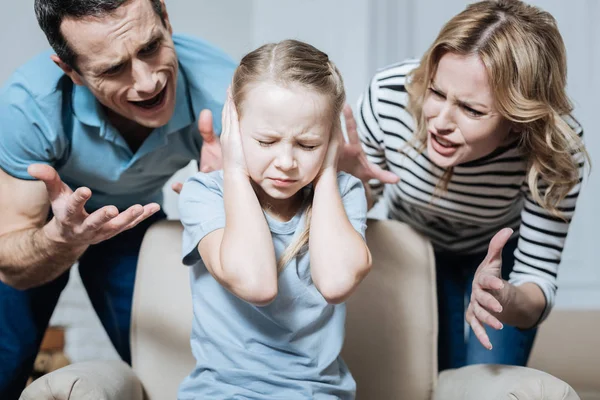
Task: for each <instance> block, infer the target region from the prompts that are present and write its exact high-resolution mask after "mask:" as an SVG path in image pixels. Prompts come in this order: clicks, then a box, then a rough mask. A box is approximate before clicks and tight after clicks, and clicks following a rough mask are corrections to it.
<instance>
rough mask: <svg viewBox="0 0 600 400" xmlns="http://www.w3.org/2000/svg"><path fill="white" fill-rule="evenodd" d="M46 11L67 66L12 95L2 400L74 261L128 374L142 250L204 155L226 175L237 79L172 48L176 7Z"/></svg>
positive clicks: (101, 4) (0, 237) (84, 6)
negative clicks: (232, 86)
mask: <svg viewBox="0 0 600 400" xmlns="http://www.w3.org/2000/svg"><path fill="white" fill-rule="evenodd" d="M35 10H36V15H37V18H38V22H39V24H40V27H41V28H42V30H43V31H44V33H45V34H46V36H47V38H48V41H49V42H50V45H51V46H52V48H53V50H54V52H55V53H56V54H54V53H50V52H48V53H45V54H42V55H40V56H38V57H36V58H34V59H33V60H32V61H30V62H28V63H27V64H25V65H24V66H22V67H21V68H20V69H18V70H17V71H16V72H15V73H14V74H13V75H12V77H11V78H10V79H9V80H8V82H7V83H6V85H5V87H4V88H3V89H2V91H1V92H0V137H1V138H2V139H1V141H0V167H1V168H0V221H2V222H1V224H0V280H1V281H2V282H1V283H0V398H1V399H16V398H18V397H19V394H20V392H21V391H22V389H23V387H24V385H25V382H26V379H27V376H28V375H29V372H30V370H31V367H32V364H33V360H34V358H35V356H36V353H37V351H38V348H39V345H40V342H41V339H42V336H43V334H44V331H45V328H46V326H47V324H48V321H49V318H50V316H51V314H52V312H53V310H54V307H55V306H56V302H57V300H58V297H59V295H60V293H61V291H62V290H63V288H64V287H65V285H66V283H67V280H68V274H69V269H70V267H71V265H72V264H73V263H75V262H76V261H79V270H80V274H81V278H82V281H83V283H84V286H85V288H86V290H87V292H88V295H89V297H90V299H91V302H92V305H93V306H94V308H95V310H96V312H97V314H98V316H99V317H100V320H101V321H102V324H103V325H104V328H105V329H106V331H107V333H108V335H109V337H110V339H111V341H112V343H113V344H114V346H115V348H116V349H117V351H118V353H119V355H120V356H121V357H122V358H123V359H124V360H125V361H127V362H129V361H130V349H129V324H130V313H131V298H132V290H133V283H134V278H135V267H136V263H137V257H138V251H139V247H140V244H141V240H142V237H143V235H144V232H145V231H146V229H147V228H148V227H149V225H150V224H151V223H153V222H155V221H156V220H158V219H160V218H164V216H165V215H164V213H162V211H160V205H159V204H160V203H161V201H162V197H161V188H162V186H163V185H164V183H165V182H166V181H167V180H168V179H169V177H171V176H172V174H173V173H174V172H175V171H177V170H178V169H180V168H182V167H184V166H185V165H187V164H188V163H189V161H190V160H192V159H197V158H198V154H199V153H200V150H201V153H202V154H201V168H203V169H205V170H210V169H218V168H220V148H219V144H218V140H216V139H215V137H214V134H213V126H212V125H213V123H212V115H213V114H214V115H215V117H216V118H215V120H216V121H217V124H216V130H217V131H219V130H220V124H218V121H219V120H220V113H221V109H222V106H223V101H224V98H225V95H226V89H227V86H228V84H229V82H230V80H231V75H232V72H233V69H234V67H235V65H234V63H233V62H232V61H231V60H230V59H229V58H228V57H227V56H226V55H224V54H223V53H222V52H221V51H219V50H218V49H216V48H214V47H212V46H210V45H208V44H207V43H205V42H203V41H200V40H197V39H193V38H190V37H186V36H178V35H172V28H171V24H170V22H169V16H168V14H167V10H166V7H165V4H164V0H74V1H68V2H65V1H61V0H36V1H35ZM204 109H206V110H204ZM200 110H204V111H202V113H200ZM199 113H200V116H199V117H197V116H198V114H199ZM196 120H198V122H197V121H196ZM197 125H198V126H199V128H197ZM198 129H199V130H200V131H201V135H199V134H198ZM203 142H204V145H203Z"/></svg>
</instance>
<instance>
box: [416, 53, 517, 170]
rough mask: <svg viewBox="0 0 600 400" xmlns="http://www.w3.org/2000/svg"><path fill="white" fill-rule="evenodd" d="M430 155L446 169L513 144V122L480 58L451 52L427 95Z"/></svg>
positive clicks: (437, 72)
mask: <svg viewBox="0 0 600 400" xmlns="http://www.w3.org/2000/svg"><path fill="white" fill-rule="evenodd" d="M423 115H424V117H425V121H426V124H427V154H428V155H429V157H430V159H431V161H432V162H434V163H435V164H437V165H439V166H440V167H443V168H447V167H452V166H455V165H458V164H462V163H466V162H468V161H473V160H476V159H478V158H481V157H484V156H486V155H488V154H490V153H491V152H493V151H494V150H496V148H498V147H499V146H500V145H502V144H504V143H506V142H508V141H509V140H510V138H509V133H510V132H511V125H512V124H511V123H510V121H508V120H507V119H505V118H504V117H503V116H501V115H500V114H499V113H498V112H497V110H496V108H495V101H494V96H493V92H492V88H491V87H490V84H489V82H488V76H487V71H486V69H485V66H484V64H483V62H482V61H481V59H480V58H479V57H478V56H476V55H469V56H462V55H457V54H454V53H446V54H445V55H443V56H442V58H441V59H440V61H439V63H438V66H437V70H436V73H435V75H434V76H433V79H432V80H431V83H430V85H429V88H428V90H427V94H426V96H425V101H424V103H423Z"/></svg>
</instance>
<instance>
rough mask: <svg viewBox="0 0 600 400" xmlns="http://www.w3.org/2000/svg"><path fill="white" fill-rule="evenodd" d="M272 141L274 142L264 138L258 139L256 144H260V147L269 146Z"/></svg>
mask: <svg viewBox="0 0 600 400" xmlns="http://www.w3.org/2000/svg"><path fill="white" fill-rule="evenodd" d="M273 143H275V142H265V141H264V140H258V144H259V145H261V146H262V147H269V146H270V145H272V144H273Z"/></svg>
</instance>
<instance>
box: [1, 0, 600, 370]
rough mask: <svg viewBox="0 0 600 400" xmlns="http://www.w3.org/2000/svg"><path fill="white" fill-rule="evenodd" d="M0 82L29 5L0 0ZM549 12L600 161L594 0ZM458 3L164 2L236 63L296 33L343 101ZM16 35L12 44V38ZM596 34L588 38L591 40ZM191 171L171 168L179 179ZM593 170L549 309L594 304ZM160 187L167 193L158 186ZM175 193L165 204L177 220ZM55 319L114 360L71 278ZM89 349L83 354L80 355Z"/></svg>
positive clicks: (17, 60) (37, 37) (26, 48)
mask: <svg viewBox="0 0 600 400" xmlns="http://www.w3.org/2000/svg"><path fill="white" fill-rule="evenodd" d="M0 2H2V5H3V6H4V7H3V10H4V12H3V13H2V15H0V48H1V49H2V51H3V53H2V55H3V60H2V62H1V63H0V82H3V81H4V80H5V79H6V78H7V77H8V76H9V74H10V73H11V72H12V71H13V70H14V69H15V68H16V67H17V66H19V65H20V64H21V63H23V62H25V61H26V60H27V59H28V58H30V57H31V56H33V55H34V54H36V53H37V52H39V51H41V50H42V49H45V48H46V46H47V44H46V40H45V37H44V35H43V34H42V33H41V31H40V30H39V28H38V26H37V23H36V21H35V17H34V14H33V1H15V0H0ZM531 2H532V3H533V4H536V5H540V6H542V7H544V8H546V9H547V10H548V11H550V12H552V13H553V14H554V15H555V16H556V18H557V20H558V23H559V27H560V29H561V31H562V33H563V36H564V39H565V42H566V45H567V49H568V53H569V87H568V89H569V93H570V95H571V97H572V98H573V100H574V103H575V105H576V110H577V112H576V115H577V117H578V118H579V119H580V120H581V122H582V123H583V124H584V127H585V130H586V132H587V135H586V141H587V144H588V146H589V150H590V152H591V154H592V157H593V159H594V160H595V166H596V169H597V168H598V167H600V157H599V156H598V154H600V137H599V136H598V135H597V133H596V132H598V131H600V123H599V122H598V120H597V118H594V117H595V116H596V113H597V110H596V109H595V108H594V106H595V107H598V106H600V101H598V94H599V93H600V77H599V76H598V74H594V71H596V72H600V40H598V39H600V27H599V26H598V24H597V22H596V21H598V20H600V1H598V0H576V1H568V2H567V1H564V0H531ZM467 3H468V1H465V0H218V1H215V0H167V7H168V10H169V13H170V18H171V21H172V23H173V26H174V28H175V30H176V31H179V32H186V33H191V34H195V35H199V36H202V37H204V38H206V39H208V40H210V41H212V42H213V43H215V44H217V45H218V46H220V47H222V48H223V49H224V50H225V51H226V52H228V53H229V54H230V55H231V56H232V57H234V58H235V59H239V58H241V56H242V55H243V54H245V53H246V52H248V51H250V50H252V49H253V48H255V47H257V46H259V45H261V44H263V43H264V42H267V41H276V40H281V39H284V38H298V39H301V40H305V41H308V42H310V43H312V44H313V45H315V46H317V47H319V48H320V49H322V50H324V51H326V52H327V53H328V54H329V55H330V57H331V58H332V59H333V60H334V61H335V62H336V64H337V65H338V67H339V68H340V70H341V72H342V74H343V75H344V79H345V82H346V87H347V93H348V100H349V101H350V102H351V103H352V104H354V103H355V102H356V99H357V98H358V95H359V94H360V93H361V91H362V90H363V88H364V87H365V86H366V84H367V82H368V79H369V78H370V76H371V74H372V73H373V72H374V71H375V69H376V68H378V67H382V66H384V65H386V64H389V63H392V62H395V61H398V60H401V59H404V58H407V57H420V55H421V54H422V52H423V51H424V50H425V49H426V48H427V46H428V45H429V43H431V41H432V40H433V39H434V38H435V36H436V34H437V32H438V31H439V29H440V27H441V25H442V24H443V23H444V22H445V21H446V20H447V19H448V18H450V17H451V16H452V15H454V14H455V13H457V12H459V11H460V10H461V9H462V8H463V7H464V6H465V5H466V4H467ZM17 37H18V38H19V40H18V42H17V41H16V40H15V38H17ZM594 39H595V40H594ZM190 171H191V169H188V170H187V171H184V172H183V173H181V174H179V175H178V177H177V179H183V177H184V175H185V174H186V173H189V172H190ZM598 179H599V178H598V174H597V173H596V170H594V172H593V173H592V175H591V176H590V178H589V180H588V181H587V183H586V186H585V188H584V191H583V192H582V195H581V199H580V202H579V204H578V210H577V213H576V217H575V220H574V222H573V226H572V228H571V231H570V234H569V239H568V243H567V247H566V249H565V255H564V260H563V264H562V266H561V273H560V276H559V280H560V290H559V295H558V307H574V308H600V290H599V289H598V287H599V286H600V268H599V266H598V262H597V261H596V260H597V259H596V257H597V256H596V251H597V245H598V242H599V239H598V235H597V234H596V232H595V230H596V229H597V227H598V226H600V214H599V213H597V212H596V207H597V206H596V203H595V202H594V201H593V200H594V198H598V197H599V196H600V182H598ZM166 192H167V193H169V192H170V191H169V190H166ZM173 200H174V196H173V195H171V194H170V193H169V195H168V198H167V203H166V209H167V211H168V212H170V213H171V215H172V216H174V217H176V212H175V208H174V202H173ZM54 322H55V323H63V324H68V325H71V326H72V329H70V333H69V341H68V343H69V346H71V347H70V350H69V354H70V355H71V356H72V357H73V359H74V360H75V361H79V360H83V359H89V358H100V357H104V358H114V357H115V356H116V355H115V353H114V351H113V350H112V349H111V348H110V346H107V345H106V338H105V336H104V334H103V332H101V331H100V330H99V325H98V321H97V320H95V319H94V317H93V313H91V311H90V310H89V304H88V303H86V300H85V297H84V296H83V294H82V289H81V284H80V282H79V281H78V280H77V279H74V280H73V281H72V283H70V285H69V289H68V290H67V291H66V292H65V294H64V296H63V298H61V304H60V307H59V309H58V311H57V313H56V314H55V316H54ZM90 349H92V350H91V351H92V352H91V353H90V352H89V351H90Z"/></svg>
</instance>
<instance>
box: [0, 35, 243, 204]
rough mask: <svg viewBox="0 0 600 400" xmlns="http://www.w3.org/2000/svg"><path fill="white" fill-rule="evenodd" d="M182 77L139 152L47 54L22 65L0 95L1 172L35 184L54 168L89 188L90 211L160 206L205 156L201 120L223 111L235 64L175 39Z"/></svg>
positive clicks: (193, 41) (189, 40)
mask: <svg viewBox="0 0 600 400" xmlns="http://www.w3.org/2000/svg"><path fill="white" fill-rule="evenodd" d="M173 40H174V42H175V49H176V52H177V58H178V60H179V73H178V77H177V90H176V103H175V111H174V113H173V116H172V118H171V120H170V121H169V122H168V123H167V125H165V126H163V127H160V128H157V129H155V130H154V131H152V133H151V134H150V136H149V137H148V138H147V139H146V140H145V141H144V143H143V144H142V145H141V147H140V148H139V149H138V150H137V151H136V152H135V153H133V152H132V151H131V150H130V148H129V146H128V145H127V143H126V142H125V140H124V139H123V137H122V136H121V135H120V134H119V132H118V131H117V130H116V129H115V128H114V127H113V126H112V125H111V124H110V123H109V122H108V120H107V119H106V118H105V115H104V112H103V109H102V107H101V106H100V104H99V103H98V101H97V100H96V98H95V97H94V96H93V95H92V93H91V92H90V91H89V90H88V89H87V88H86V87H85V86H78V85H75V84H73V82H72V81H71V79H70V78H69V77H68V76H66V75H65V74H64V73H63V72H62V70H61V69H60V68H58V67H57V66H56V65H55V64H54V63H53V62H52V60H50V55H51V54H53V53H52V52H51V51H47V52H44V53H42V54H40V55H38V56H37V57H35V58H33V59H32V60H31V61H29V62H28V63H26V64H25V65H23V66H22V67H20V68H19V69H18V70H17V71H15V73H13V75H12V76H11V77H10V78H9V79H8V81H7V82H6V83H5V85H4V87H3V88H2V90H1V91H0V167H1V168H2V169H3V170H4V171H5V172H7V173H8V174H9V175H12V176H13V177H15V178H18V179H27V180H31V179H33V178H32V177H31V176H30V175H29V174H28V173H27V167H28V166H29V165H30V164H33V163H44V164H49V165H51V166H53V167H54V168H56V169H57V171H58V173H59V175H60V176H61V178H62V180H63V181H64V182H65V183H66V184H68V185H69V186H70V187H71V188H72V189H76V188H77V187H80V186H87V187H89V188H90V189H91V190H92V198H91V199H90V200H89V201H88V203H87V205H86V209H88V211H89V210H95V209H98V208H100V207H102V206H104V205H109V204H112V205H115V206H116V207H117V208H119V209H121V210H123V209H126V208H127V207H129V206H131V205H133V204H137V203H140V204H147V203H150V202H157V203H159V204H161V203H162V190H161V189H162V187H163V186H164V184H165V182H166V181H167V180H168V179H169V178H170V177H171V176H172V175H173V173H175V172H176V171H177V170H179V169H180V168H182V167H185V166H186V165H187V164H188V163H189V162H190V160H197V159H198V158H199V155H200V147H201V144H202V139H201V137H200V134H199V132H198V129H197V118H198V115H199V113H200V111H201V110H202V109H205V108H207V109H210V110H211V111H212V114H213V121H214V125H215V126H214V127H215V132H217V133H220V131H221V126H220V125H221V124H220V121H221V110H222V107H223V102H224V100H225V96H226V90H227V87H228V86H229V83H230V82H231V77H232V74H233V71H234V69H235V66H236V64H235V63H234V62H233V61H232V60H231V59H230V58H229V57H228V56H227V55H226V54H225V53H223V52H222V51H221V50H219V49H217V48H216V47H214V46H212V45H210V44H208V43H207V42H205V41H202V40H200V39H197V38H194V37H190V36H185V35H173Z"/></svg>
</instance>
